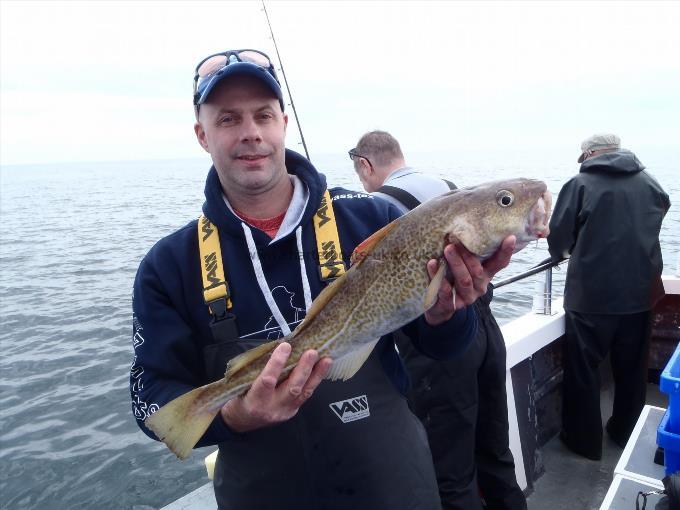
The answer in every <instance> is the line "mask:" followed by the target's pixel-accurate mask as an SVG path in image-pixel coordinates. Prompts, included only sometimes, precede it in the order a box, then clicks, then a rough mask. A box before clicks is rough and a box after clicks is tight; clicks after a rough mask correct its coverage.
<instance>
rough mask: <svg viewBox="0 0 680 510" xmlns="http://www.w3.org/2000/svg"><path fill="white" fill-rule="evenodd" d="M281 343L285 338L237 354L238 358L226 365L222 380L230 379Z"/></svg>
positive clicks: (235, 357) (232, 359)
mask: <svg viewBox="0 0 680 510" xmlns="http://www.w3.org/2000/svg"><path fill="white" fill-rule="evenodd" d="M283 341H285V338H284V339H278V340H273V341H271V342H267V343H266V344H262V345H258V346H257V347H253V348H252V349H248V350H247V351H246V352H244V353H242V354H239V355H238V356H234V357H233V358H231V359H230V360H229V362H228V363H227V371H226V372H225V373H224V378H225V379H230V378H231V377H233V376H234V374H235V373H236V372H238V371H239V370H242V369H243V368H244V367H247V366H248V365H250V364H251V363H252V362H253V361H255V360H256V359H259V358H261V357H262V356H264V355H266V354H269V353H270V352H272V351H273V350H274V349H276V347H277V346H278V345H279V344H280V343H281V342H283Z"/></svg>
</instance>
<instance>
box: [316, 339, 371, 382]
mask: <svg viewBox="0 0 680 510" xmlns="http://www.w3.org/2000/svg"><path fill="white" fill-rule="evenodd" d="M378 340H380V339H379V338H376V339H375V340H373V341H372V342H369V343H367V344H365V345H363V346H361V347H360V348H359V349H357V350H355V351H352V352H350V353H349V354H345V355H344V356H343V357H341V358H337V359H334V360H333V364H332V365H331V368H330V370H329V371H328V374H326V379H330V380H331V381H337V380H338V379H342V380H343V381H346V380H347V379H349V378H351V377H352V376H353V375H354V374H356V373H357V372H358V371H359V369H360V368H361V367H362V366H363V365H364V363H365V362H366V360H367V359H368V357H369V356H370V355H371V352H373V349H374V348H375V346H376V344H377V343H378Z"/></svg>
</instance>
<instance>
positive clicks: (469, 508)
mask: <svg viewBox="0 0 680 510" xmlns="http://www.w3.org/2000/svg"><path fill="white" fill-rule="evenodd" d="M489 301H490V296H487V299H486V300H480V301H479V302H478V304H476V305H475V306H476V307H477V314H478V317H479V320H480V324H479V331H478V334H477V337H476V338H475V340H474V341H473V343H472V344H471V345H470V347H469V349H468V350H467V351H466V352H465V353H463V354H462V355H461V356H459V357H457V358H456V359H453V360H449V361H443V362H442V361H434V360H432V359H430V358H427V357H425V356H423V355H422V354H420V353H418V352H417V351H416V350H415V349H414V348H413V346H412V345H411V343H410V342H408V341H406V342H404V341H403V339H398V341H397V342H398V346H399V351H400V353H401V354H402V357H403V358H404V361H405V364H406V366H407V368H408V370H409V373H410V375H411V379H412V381H413V388H412V390H411V392H410V394H409V400H410V403H411V406H412V408H413V411H414V413H415V414H416V415H417V416H418V417H419V418H420V419H421V421H422V422H423V425H424V426H425V430H426V431H427V435H428V440H429V442H430V449H431V450H432V457H433V460H434V466H435V472H436V474H437V483H438V485H439V495H440V497H441V500H442V507H443V508H444V509H446V510H480V509H481V508H482V498H481V497H480V492H481V493H482V494H483V498H484V501H485V504H486V508H487V509H489V510H497V509H498V510H523V509H526V508H527V505H526V500H525V498H524V494H523V493H522V490H521V489H520V488H519V486H518V485H517V480H516V478H515V463H514V459H513V456H512V452H511V451H510V445H509V438H508V408H507V399H506V391H505V358H506V351H505V341H504V340H503V336H502V334H501V331H500V328H499V327H498V324H496V321H495V320H494V318H493V316H492V315H491V310H490V309H489V306H488V303H489Z"/></svg>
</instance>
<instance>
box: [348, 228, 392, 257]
mask: <svg viewBox="0 0 680 510" xmlns="http://www.w3.org/2000/svg"><path fill="white" fill-rule="evenodd" d="M396 226H397V220H394V221H391V222H390V223H388V224H387V225H385V226H384V227H383V228H381V229H380V230H377V231H375V232H373V234H371V235H370V236H368V237H367V238H366V239H364V240H363V241H361V242H360V243H359V244H358V245H357V247H356V248H354V251H353V252H352V256H351V257H350V259H349V261H350V264H351V265H352V266H358V265H359V264H361V262H362V261H363V260H364V259H365V258H366V255H368V254H369V253H371V252H372V251H373V249H374V248H375V247H376V245H377V244H378V243H379V242H380V241H382V240H383V239H384V238H385V237H386V236H387V234H389V233H390V232H392V229H394V227H396Z"/></svg>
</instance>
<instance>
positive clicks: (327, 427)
mask: <svg viewBox="0 0 680 510" xmlns="http://www.w3.org/2000/svg"><path fill="white" fill-rule="evenodd" d="M263 342H264V340H263ZM255 345H257V342H253V341H247V342H245V341H240V340H237V341H235V342H229V343H225V344H221V345H219V346H210V347H209V348H207V349H206V357H208V358H210V359H211V360H215V359H217V358H220V357H223V359H224V360H225V362H226V359H228V358H230V357H233V356H234V355H236V354H238V353H240V352H243V351H244V350H246V349H248V348H251V347H253V346H255ZM388 348H391V347H388ZM378 349H379V347H377V348H376V350H374V351H373V353H372V354H371V356H370V357H369V359H368V360H367V361H366V363H365V365H364V366H363V367H362V368H361V369H360V370H359V372H358V373H357V374H356V375H355V376H354V377H352V378H351V379H349V380H348V381H345V382H341V381H335V382H332V381H324V382H322V383H321V384H320V385H319V387H318V388H317V389H316V391H315V392H314V395H313V396H312V398H311V399H310V400H309V401H308V402H306V403H305V404H304V405H303V406H302V407H301V408H300V410H299V412H298V414H297V415H296V416H295V417H293V418H292V419H290V420H288V421H286V422H284V423H281V424H279V425H275V426H272V427H268V428H264V429H260V430H256V431H252V432H247V433H244V434H235V435H234V436H232V437H231V438H230V440H229V441H228V442H224V443H222V444H220V445H219V454H218V456H217V462H216V465H215V474H214V480H213V481H214V486H215V498H216V499H217V503H218V508H219V509H220V510H232V509H234V510H236V509H238V510H242V509H248V510H260V509H262V510H269V509H281V510H287V509H295V510H298V509H299V510H307V509H310V510H311V509H314V510H317V509H318V510H321V509H323V510H326V509H327V510H335V509H337V510H340V509H343V510H346V509H348V508H351V509H352V510H376V509H390V510H402V509H403V510H406V509H413V510H433V509H438V508H440V501H439V494H438V490H437V482H436V477H435V474H434V468H433V466H432V458H431V455H430V450H429V447H428V445H427V436H426V434H425V431H424V429H423V427H422V425H421V424H420V422H419V420H418V418H416V417H415V416H414V415H413V414H412V413H411V411H410V410H409V408H408V405H407V403H406V400H405V398H404V397H402V396H401V395H400V394H399V393H398V392H397V390H396V388H395V387H394V385H393V384H392V382H391V381H390V380H389V379H388V377H387V375H386V374H385V371H384V369H383V368H382V365H381V364H380V358H379V352H378ZM225 364H226V363H212V366H214V367H215V368H216V369H218V370H215V372H213V373H212V374H210V375H211V376H212V378H214V379H218V378H220V377H223V375H224V366H225Z"/></svg>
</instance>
